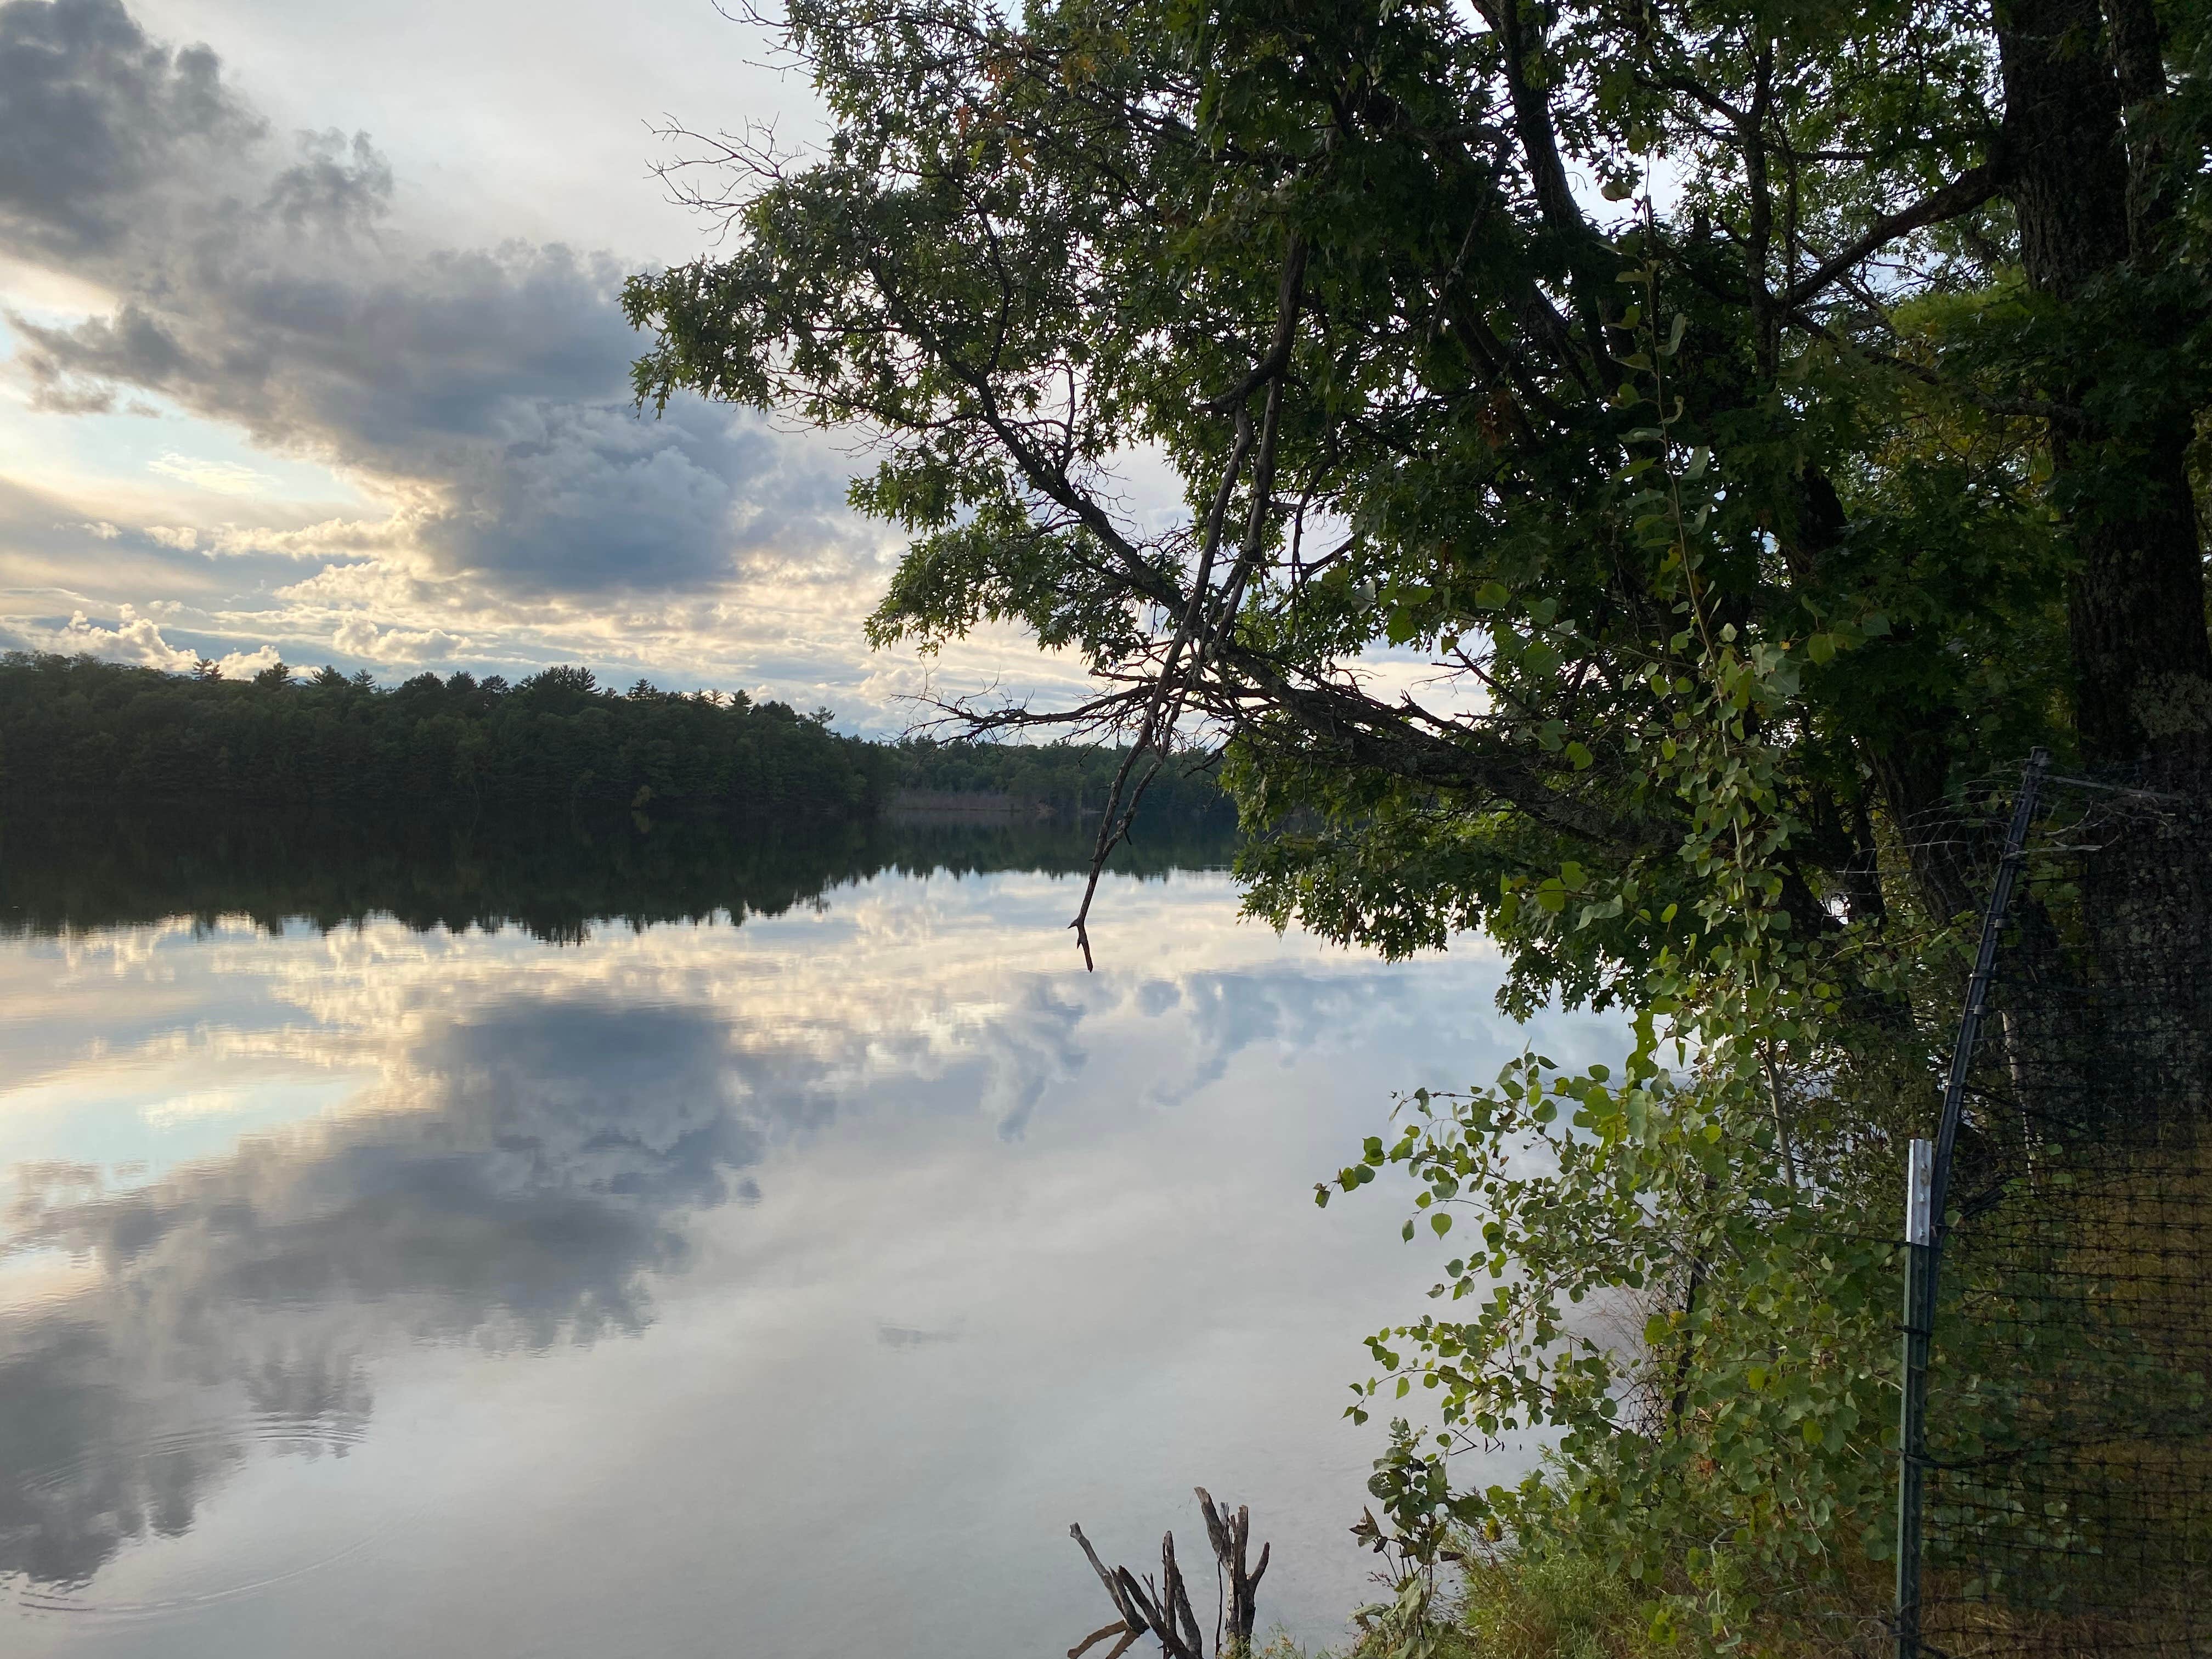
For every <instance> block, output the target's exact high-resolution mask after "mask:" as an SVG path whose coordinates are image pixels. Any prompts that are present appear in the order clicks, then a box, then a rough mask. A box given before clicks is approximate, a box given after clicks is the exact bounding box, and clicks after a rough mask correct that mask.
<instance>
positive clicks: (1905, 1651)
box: [1896, 749, 2051, 1659]
mask: <svg viewBox="0 0 2212 1659" xmlns="http://www.w3.org/2000/svg"><path fill="white" fill-rule="evenodd" d="M2050 768H2051V751H2050V750H2047V749H2038V750H2035V751H2034V753H2033V754H2032V755H2030V756H2029V757H2028V761H2027V767H2026V768H2025V769H2023V771H2022V772H2021V781H2020V797H2019V799H2017V800H2015V802H2014V803H2013V811H2012V823H2010V824H2009V825H2008V827H2007V829H2006V830H2005V846H2004V856H2003V857H2002V858H2001V859H2000V860H1998V861H1997V877H1996V882H1995V883H1994V884H1992V885H1991V887H1990V902H1989V905H1988V908H1985V909H1984V911H1983V912H1982V938H1981V945H1980V948H1979V949H1978V951H1976V952H1975V955H1974V971H1973V975H1972V977H1971V978H1970V979H1968V980H1967V981H1966V1008H1965V1010H1964V1011H1963V1012H1961V1013H1960V1016H1959V1040H1958V1042H1956V1044H1954V1047H1953V1048H1952V1050H1951V1071H1950V1075H1949V1076H1948V1077H1947V1078H1946V1079H1944V1084H1943V1116H1942V1122H1941V1123H1940V1124H1939V1125H1938V1126H1937V1128H1936V1145H1935V1146H1934V1148H1933V1149H1932V1151H1930V1152H1927V1153H1924V1154H1923V1152H1922V1150H1921V1149H1922V1148H1923V1147H1924V1146H1927V1144H1928V1143H1927V1142H1925V1141H1923V1140H1916V1141H1914V1142H1913V1143H1912V1159H1911V1169H1912V1175H1911V1185H1909V1187H1908V1188H1907V1192H1906V1200H1905V1250H1906V1254H1907V1256H1908V1258H1909V1259H1908V1260H1907V1261H1906V1262H1905V1355H1904V1358H1905V1375H1904V1377H1903V1379H1902V1381H1903V1383H1904V1401H1903V1402H1902V1404H1901V1406H1900V1407H1899V1417H1898V1481H1897V1612H1896V1620H1897V1659H1919V1656H1920V1535H1921V1519H1922V1508H1923V1498H1924V1497H1925V1494H1926V1490H1927V1480H1928V1359H1929V1348H1930V1346H1931V1343H1932V1340H1933V1337H1934V1334H1935V1326H1936V1285H1937V1283H1938V1281H1939V1279H1940V1276H1941V1274H1942V1270H1943V1238H1944V1235H1945V1233H1946V1232H1947V1231H1948V1228H1947V1227H1946V1225H1945V1224H1944V1220H1943V1210H1944V1206H1945V1204H1946V1203H1947V1202H1948V1197H1949V1189H1950V1185H1951V1158H1952V1154H1953V1152H1955V1151H1956V1150H1957V1147H1958V1144H1959V1123H1960V1118H1961V1117H1962V1116H1963V1115H1965V1112H1966V1078H1967V1075H1968V1073H1970V1072H1972V1069H1973V1063H1974V1045H1975V1042H1977V1041H1978V1039H1979V1038H1980V1036H1981V1033H1982V1019H1983V1017H1984V1015H1985V1014H1986V1013H1987V1012H1989V1000H1990V981H1991V980H1992V979H1993V978H1994V977H1995V975H1996V961H1997V943H1998V941H1999V939H2002V937H2003V935H2004V926H2005V922H2006V921H2007V920H2008V918H2009V917H2010V916H2011V915H2012V895H2013V889H2014V888H2015V886H2016V885H2017V884H2018V883H2019V880H2020V867H2021V864H2022V863H2024V862H2025V861H2026V860H2027V832H2028V829H2029V828H2030V827H2031V826H2032V825H2033V823H2034V822H2035V805H2036V799H2037V797H2038V796H2039V795H2040V794H2041V793H2042V792H2043V775H2044V774H2045V772H2046V771H2048V770H2049V769H2050ZM1923 1168H1924V1169H1925V1170H1926V1177H1925V1186H1924V1187H1923V1186H1922V1185H1921V1184H1920V1182H1921V1179H1922V1177H1921V1173H1920V1172H1921V1171H1922V1170H1923ZM1915 1206H1920V1207H1919V1209H1918V1212H1917V1217H1916V1214H1915ZM1916 1225H1917V1232H1916V1231H1915V1230H1916Z"/></svg>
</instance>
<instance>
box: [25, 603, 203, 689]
mask: <svg viewBox="0 0 2212 1659" xmlns="http://www.w3.org/2000/svg"><path fill="white" fill-rule="evenodd" d="M56 643H57V644H58V645H59V646H60V647H61V648H63V649H64V650H70V651H82V652H86V653H89V654H91V655H93V656H95V657H106V658H109V659H112V660H114V661H118V662H135V663H137V664H139V665H141V666H143V667H146V668H163V669H167V670H168V671H171V672H173V673H180V672H183V671H185V670H188V669H190V668H191V666H192V665H193V664H194V663H196V662H197V661H198V660H199V653H198V652H197V651H186V650H184V649H182V648H181V647H177V646H173V645H171V644H170V643H169V642H168V641H167V640H165V639H163V638H162V637H161V627H160V625H159V624H158V623H155V620H154V619H153V618H152V617H142V616H140V615H139V614H138V613H137V611H136V610H134V609H133V608H132V607H131V606H130V605H124V606H123V607H121V610H120V612H119V614H118V617H117V620H116V623H115V626H114V627H112V628H105V627H102V626H100V624H99V623H94V622H93V621H91V620H90V619H89V618H88V617H86V616H85V614H84V612H83V611H77V612H76V613H75V614H74V615H72V616H71V617H70V621H69V627H68V629H66V630H65V636H64V639H63V640H62V641H56Z"/></svg>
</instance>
